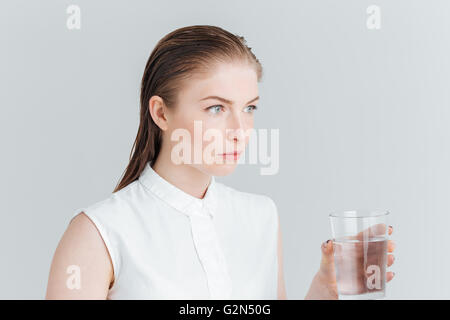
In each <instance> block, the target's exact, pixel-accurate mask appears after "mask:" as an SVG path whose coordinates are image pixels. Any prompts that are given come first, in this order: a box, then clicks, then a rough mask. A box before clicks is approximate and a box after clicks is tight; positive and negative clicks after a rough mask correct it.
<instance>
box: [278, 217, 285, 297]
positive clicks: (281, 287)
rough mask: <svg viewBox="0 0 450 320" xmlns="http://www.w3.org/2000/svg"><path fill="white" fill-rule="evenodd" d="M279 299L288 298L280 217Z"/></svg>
mask: <svg viewBox="0 0 450 320" xmlns="http://www.w3.org/2000/svg"><path fill="white" fill-rule="evenodd" d="M277 299H278V300H286V299H287V297H286V286H285V284H284V273H283V244H282V237H281V228H280V218H279V217H278V297H277Z"/></svg>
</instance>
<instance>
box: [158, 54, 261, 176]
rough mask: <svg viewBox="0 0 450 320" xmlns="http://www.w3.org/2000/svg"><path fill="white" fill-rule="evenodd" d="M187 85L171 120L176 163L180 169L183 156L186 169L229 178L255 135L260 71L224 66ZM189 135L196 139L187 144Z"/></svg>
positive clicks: (239, 65)
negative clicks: (251, 134) (189, 168)
mask: <svg viewBox="0 0 450 320" xmlns="http://www.w3.org/2000/svg"><path fill="white" fill-rule="evenodd" d="M185 83H186V84H185V85H184V87H183V89H182V90H181V91H179V95H178V105H177V106H176V107H175V108H172V109H170V110H168V114H167V125H168V129H167V130H166V131H165V132H164V137H163V140H164V143H168V144H169V145H170V148H171V151H172V152H171V159H172V161H175V162H176V161H178V163H179V162H180V158H179V156H180V155H181V156H182V157H183V158H184V160H185V161H183V163H184V165H190V166H193V167H195V168H197V169H198V170H201V171H202V172H204V173H206V174H209V175H214V176H223V175H227V174H229V173H231V172H232V171H233V170H234V169H235V167H236V165H237V161H238V159H239V154H240V153H242V152H243V151H244V149H245V147H246V145H247V143H248V140H249V133H250V131H251V130H252V129H253V117H254V109H256V105H257V102H258V80H257V74H256V71H255V70H254V69H253V68H252V66H251V65H249V64H245V63H238V62H235V63H225V62H222V63H218V64H217V65H216V66H215V67H214V68H212V69H211V71H210V72H209V73H206V74H196V75H195V76H194V77H192V78H191V79H189V80H187V81H186V82H185ZM180 129H182V130H180ZM182 132H184V133H185V134H182ZM180 133H181V134H180ZM186 134H188V136H189V137H190V139H186V141H183V139H185V138H186ZM180 136H183V138H180ZM182 142H183V143H184V144H183V143H182ZM186 147H189V148H190V151H189V150H185V149H186ZM180 149H182V151H181V152H180ZM185 152H187V153H185ZM189 152H190V156H189ZM186 159H189V160H188V161H186Z"/></svg>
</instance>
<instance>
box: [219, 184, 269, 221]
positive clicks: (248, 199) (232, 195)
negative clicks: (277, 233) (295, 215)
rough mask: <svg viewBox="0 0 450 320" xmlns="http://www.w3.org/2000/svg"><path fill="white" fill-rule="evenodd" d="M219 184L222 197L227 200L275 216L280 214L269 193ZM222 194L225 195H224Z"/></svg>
mask: <svg viewBox="0 0 450 320" xmlns="http://www.w3.org/2000/svg"><path fill="white" fill-rule="evenodd" d="M217 186H218V188H217V189H220V192H219V193H220V194H221V198H225V199H226V201H228V202H231V203H234V204H235V205H236V206H238V207H240V208H246V209H250V210H251V211H254V212H259V213H261V212H267V213H268V214H271V215H275V216H276V215H277V214H278V210H277V206H276V204H275V201H274V200H273V199H272V198H271V197H270V196H268V195H267V194H262V193H253V192H248V191H243V190H239V189H236V188H234V187H231V186H228V185H225V184H223V183H220V182H218V183H217ZM222 195H225V197H222Z"/></svg>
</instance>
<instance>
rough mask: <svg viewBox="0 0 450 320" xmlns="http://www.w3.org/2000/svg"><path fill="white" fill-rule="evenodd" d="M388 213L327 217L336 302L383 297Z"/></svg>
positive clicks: (345, 214)
mask: <svg viewBox="0 0 450 320" xmlns="http://www.w3.org/2000/svg"><path fill="white" fill-rule="evenodd" d="M388 216H389V212H388V211H367V210H357V211H355V210H354V211H344V212H339V213H331V214H330V222H331V230H332V235H333V245H334V266H335V270H336V281H337V289H338V294H339V299H340V300H348V299H349V300H366V299H382V298H384V297H385V292H386V289H385V286H386V266H387V241H388V224H387V223H388V221H387V220H388Z"/></svg>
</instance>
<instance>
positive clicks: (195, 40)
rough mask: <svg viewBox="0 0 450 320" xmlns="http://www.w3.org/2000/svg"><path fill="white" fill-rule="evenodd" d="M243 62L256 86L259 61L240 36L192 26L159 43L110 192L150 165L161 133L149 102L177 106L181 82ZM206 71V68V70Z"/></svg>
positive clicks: (145, 73) (259, 75)
mask: <svg viewBox="0 0 450 320" xmlns="http://www.w3.org/2000/svg"><path fill="white" fill-rule="evenodd" d="M236 59H237V60H241V61H242V60H243V61H246V62H248V63H250V64H251V65H252V66H254V68H255V71H256V73H257V79H258V82H259V81H260V80H261V77H262V66H261V64H260V62H259V60H258V59H257V58H256V57H255V55H254V54H253V53H252V51H251V47H248V46H247V45H246V40H245V39H244V37H242V36H238V35H235V34H232V33H230V32H228V31H226V30H224V29H222V28H220V27H216V26H209V25H194V26H188V27H183V28H179V29H177V30H174V31H172V32H170V33H169V34H167V35H166V36H165V37H164V38H162V39H161V40H159V42H158V43H157V44H156V46H155V48H154V49H153V51H152V53H151V54H150V57H149V58H148V61H147V64H146V66H145V70H144V74H143V76H142V82H141V95H140V124H139V129H138V132H137V136H136V140H135V141H134V144H133V147H132V150H131V153H130V162H129V163H128V166H127V168H126V169H125V172H124V175H123V177H122V178H121V179H120V182H119V183H118V185H117V186H116V188H115V189H114V192H116V191H119V190H120V189H122V188H124V187H126V186H127V185H128V184H130V183H131V182H133V181H135V180H136V179H137V178H139V175H140V174H141V172H142V171H143V170H144V168H145V165H146V163H147V162H149V161H150V164H151V165H153V163H154V161H155V160H156V158H157V157H158V154H159V150H160V147H161V129H160V128H159V127H158V126H157V125H156V124H155V123H154V122H153V119H152V117H151V115H150V112H149V105H148V104H149V100H150V98H151V97H152V96H154V95H157V96H159V97H161V98H162V100H163V101H164V104H165V105H166V106H167V107H168V108H173V107H175V106H176V105H177V97H178V95H177V93H178V91H179V90H180V88H182V85H183V81H184V80H187V79H188V78H189V77H190V76H192V75H193V74H194V73H200V72H208V69H209V68H210V67H211V66H212V65H213V64H214V63H216V62H232V61H234V60H236ZM208 67H209V68H208Z"/></svg>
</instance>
